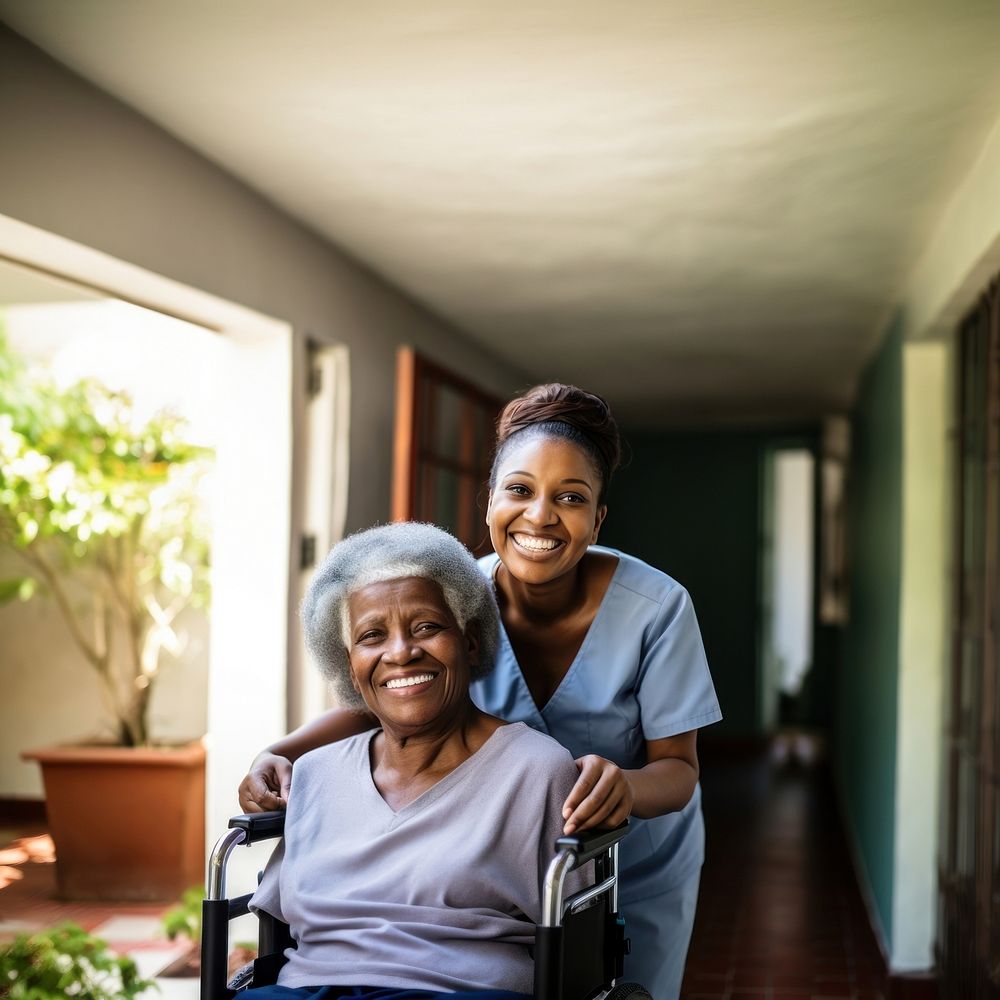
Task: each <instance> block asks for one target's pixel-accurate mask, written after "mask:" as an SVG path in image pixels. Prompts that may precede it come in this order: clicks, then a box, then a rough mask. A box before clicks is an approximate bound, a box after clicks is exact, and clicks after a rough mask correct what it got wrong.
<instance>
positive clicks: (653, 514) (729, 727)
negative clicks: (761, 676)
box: [601, 431, 764, 738]
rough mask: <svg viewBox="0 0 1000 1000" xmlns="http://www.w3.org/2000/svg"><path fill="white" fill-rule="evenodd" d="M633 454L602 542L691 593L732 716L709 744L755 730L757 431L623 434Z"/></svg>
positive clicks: (618, 483)
mask: <svg viewBox="0 0 1000 1000" xmlns="http://www.w3.org/2000/svg"><path fill="white" fill-rule="evenodd" d="M626 438H627V440H628V442H629V443H630V445H631V447H632V452H633V458H632V461H631V462H630V463H629V465H628V466H627V467H626V468H625V469H623V470H622V471H621V472H619V473H618V475H617V476H616V479H615V481H614V483H613V484H612V489H611V493H610V496H609V513H608V519H607V521H606V522H605V526H604V529H603V530H602V532H601V542H602V543H604V544H606V545H611V546H614V547H616V548H620V549H623V550H624V551H626V552H630V553H632V554H633V555H636V556H638V557H639V558H640V559H644V560H646V562H648V563H651V564H652V565H654V566H656V567H658V568H659V569H662V570H663V571H664V572H665V573H668V574H670V576H672V577H674V578H675V579H677V580H679V581H680V582H681V583H682V584H684V586H685V587H687V589H688V591H689V592H690V594H691V597H692V599H693V601H694V606H695V610H696V611H697V614H698V621H699V623H700V625H701V630H702V634H703V636H704V639H705V648H706V650H707V652H708V660H709V663H710V665H711V668H712V676H713V678H714V680H715V686H716V690H717V691H718V694H719V701H720V703H721V705H722V712H723V715H724V716H725V719H724V721H723V722H722V723H720V724H718V725H716V726H712V727H711V730H710V732H709V731H706V733H705V736H706V737H708V738H711V737H719V736H727V737H743V736H748V735H754V734H756V733H757V729H758V727H757V719H758V716H759V711H758V704H757V698H758V694H757V657H758V650H757V610H758V584H759V580H758V577H759V552H758V531H759V525H760V454H761V448H762V442H763V440H764V439H763V437H762V436H761V435H760V434H759V433H749V432H748V433H737V432H705V433H684V434H649V433H636V432H632V433H630V432H628V431H626Z"/></svg>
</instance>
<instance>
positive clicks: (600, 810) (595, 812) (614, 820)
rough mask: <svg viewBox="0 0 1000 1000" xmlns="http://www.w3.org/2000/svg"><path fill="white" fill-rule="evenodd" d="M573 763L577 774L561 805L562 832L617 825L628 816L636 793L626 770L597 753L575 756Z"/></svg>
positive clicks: (567, 832) (575, 831)
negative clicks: (577, 771) (563, 821)
mask: <svg viewBox="0 0 1000 1000" xmlns="http://www.w3.org/2000/svg"><path fill="white" fill-rule="evenodd" d="M576 766H577V767H578V768H579V769H580V777H579V778H578V779H577V782H576V784H575V785H574V786H573V790H572V791H571V792H570V793H569V797H568V798H567V799H566V803H565V805H564V806H563V819H564V820H566V825H565V826H564V827H563V833H566V834H570V833H577V832H579V831H580V830H590V829H591V828H593V827H595V826H606V827H613V826H618V825H619V824H620V823H622V822H623V821H624V820H625V819H627V818H628V816H629V815H630V814H631V812H632V805H633V803H634V801H635V794H634V792H633V791H632V786H631V784H629V780H628V777H627V776H626V774H625V772H624V771H623V770H622V769H621V768H620V767H619V766H618V765H617V764H613V763H612V762H611V761H610V760H605V759H604V758H603V757H598V756H597V755H596V754H588V755H587V756H586V757H579V758H577V761H576Z"/></svg>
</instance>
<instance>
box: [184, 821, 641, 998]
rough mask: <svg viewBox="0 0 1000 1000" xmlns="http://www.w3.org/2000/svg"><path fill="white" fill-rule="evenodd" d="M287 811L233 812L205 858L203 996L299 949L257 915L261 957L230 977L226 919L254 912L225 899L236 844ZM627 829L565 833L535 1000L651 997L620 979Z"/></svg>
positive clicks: (270, 979)
mask: <svg viewBox="0 0 1000 1000" xmlns="http://www.w3.org/2000/svg"><path fill="white" fill-rule="evenodd" d="M284 822H285V814H284V813H283V812H273V813H256V814H254V815H247V816H235V817H233V818H232V819H231V820H230V821H229V827H230V829H229V830H228V831H227V832H226V833H225V834H223V836H222V837H220V838H219V840H218V842H217V843H216V845H215V848H214V850H213V851H212V855H211V857H210V859H209V863H208V880H207V885H208V898H207V899H205V901H204V902H203V904H202V939H201V1000H230V998H232V997H234V996H236V995H237V993H238V991H239V990H242V989H249V988H251V987H254V986H264V985H268V984H271V983H274V982H275V981H276V979H277V975H278V971H279V970H280V968H281V966H282V965H283V964H284V962H285V956H284V951H285V949H286V948H291V947H294V942H293V940H292V937H291V934H290V932H289V928H288V925H287V924H284V923H282V922H281V921H279V920H277V919H275V918H274V917H272V916H270V915H269V914H264V913H259V914H258V918H259V935H258V937H259V940H258V956H259V957H258V958H257V959H255V960H254V962H252V963H251V964H250V965H249V966H247V967H245V968H244V969H242V970H240V972H239V973H238V974H237V976H236V977H234V980H233V981H231V982H227V978H228V973H227V967H226V966H227V960H228V955H229V921H230V920H231V919H233V918H235V917H240V916H244V915H245V914H246V913H248V912H249V909H248V905H247V904H248V903H249V901H250V897H251V895H252V893H247V894H246V895H243V896H239V897H236V898H233V899H229V898H227V897H226V865H227V862H228V859H229V855H230V854H231V853H232V851H233V849H234V848H235V847H237V846H238V845H241V844H242V845H244V846H249V845H250V844H255V843H258V842H260V841H264V840H273V839H276V838H278V837H281V836H282V833H283V831H284ZM627 832H628V824H627V823H623V824H622V825H621V826H620V827H617V828H616V829H614V830H598V831H587V832H585V833H582V834H579V835H576V836H571V837H560V838H559V839H558V840H557V841H556V844H555V856H554V857H553V859H552V861H551V862H550V864H549V866H548V870H547V871H546V874H545V879H544V883H543V885H542V920H541V923H540V924H538V925H537V926H536V927H535V947H534V959H535V984H534V998H535V1000H651V997H650V994H649V993H647V992H646V990H645V989H643V988H642V987H641V986H639V985H637V984H635V983H619V982H617V981H618V979H619V978H620V977H621V975H622V968H623V963H624V959H625V955H626V954H627V953H628V950H629V942H628V940H627V939H626V937H625V929H624V921H623V920H622V917H621V915H620V914H619V912H618V844H619V842H620V841H621V839H622V838H623V837H624V836H625V834H626V833H627ZM588 861H593V862H594V874H595V878H594V882H593V884H592V885H590V886H588V887H587V888H584V889H581V890H580V891H579V892H576V893H574V894H573V895H571V896H568V897H565V898H564V896H565V894H564V887H565V881H566V876H567V875H568V874H569V873H570V872H571V871H573V870H574V869H575V868H579V867H580V866H581V865H584V864H586V863H587V862H588Z"/></svg>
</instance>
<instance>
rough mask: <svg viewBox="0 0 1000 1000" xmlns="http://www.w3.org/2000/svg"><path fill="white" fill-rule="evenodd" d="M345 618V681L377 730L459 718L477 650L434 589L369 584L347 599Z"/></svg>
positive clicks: (402, 582)
mask: <svg viewBox="0 0 1000 1000" xmlns="http://www.w3.org/2000/svg"><path fill="white" fill-rule="evenodd" d="M348 615H349V618H350V633H349V639H350V644H349V647H348V653H349V655H350V661H351V677H352V680H353V682H354V686H355V688H356V689H357V691H358V692H359V693H360V695H361V697H362V698H364V700H365V704H366V705H367V706H368V708H369V709H370V710H371V711H372V712H373V713H374V714H375V715H376V716H377V717H378V718H379V720H380V721H381V722H382V724H383V726H387V727H391V728H393V729H395V730H400V731H406V732H417V731H420V730H422V729H440V728H446V727H447V726H448V724H449V723H450V722H451V721H452V720H453V719H455V718H457V716H458V714H459V712H460V710H461V709H462V708H464V707H465V706H466V705H467V702H468V697H469V680H470V670H471V669H472V668H473V667H474V666H476V665H477V664H478V654H479V643H478V639H477V637H476V635H475V631H474V629H469V630H468V634H464V633H463V632H462V631H461V629H459V627H458V623H457V622H456V621H455V617H454V615H452V613H451V609H450V608H449V607H448V603H447V601H446V600H445V598H444V594H443V593H442V591H441V588H440V586H439V585H438V584H437V583H435V582H434V581H433V580H426V579H423V578H422V577H404V578H402V579H398V580H386V581H383V582H381V583H372V584H370V585H369V586H367V587H363V588H362V589H361V590H358V591H355V593H353V594H352V595H351V597H350V599H349V600H348Z"/></svg>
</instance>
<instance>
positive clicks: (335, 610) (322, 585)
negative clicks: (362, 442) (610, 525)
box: [300, 521, 500, 708]
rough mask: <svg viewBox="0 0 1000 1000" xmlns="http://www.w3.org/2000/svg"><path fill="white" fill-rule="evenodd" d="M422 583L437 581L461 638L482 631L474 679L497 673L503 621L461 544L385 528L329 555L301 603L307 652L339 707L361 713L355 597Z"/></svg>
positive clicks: (404, 526) (420, 528)
mask: <svg viewBox="0 0 1000 1000" xmlns="http://www.w3.org/2000/svg"><path fill="white" fill-rule="evenodd" d="M407 576H418V577H422V578H424V579H426V580H434V581H435V582H436V583H437V584H438V585H439V586H440V587H441V590H442V591H443V592H444V597H445V600H446V601H447V602H448V607H449V608H450V609H451V613H452V614H453V615H454V616H455V620H456V621H457V622H458V627H459V628H460V629H461V630H462V631H463V632H464V631H465V630H466V627H467V626H468V625H469V623H470V622H476V623H477V624H478V625H479V632H480V638H479V665H478V667H476V668H475V669H474V670H473V672H472V677H473V679H476V678H477V677H483V676H485V675H486V674H488V673H489V672H490V671H491V670H492V669H493V658H494V655H495V653H496V647H497V638H498V636H499V630H500V625H499V622H500V617H499V614H498V612H497V604H496V598H495V596H494V594H493V587H492V586H491V584H490V582H489V580H488V579H487V578H486V576H485V575H484V574H483V572H482V570H480V568H479V566H478V565H477V564H476V560H475V559H474V558H473V556H472V554H471V553H470V552H469V550H468V549H467V548H466V547H465V546H464V545H463V544H462V543H461V542H460V541H458V539H456V538H454V537H452V536H451V535H449V534H448V532H446V531H443V530H442V529H441V528H437V527H435V526H434V525H433V524H420V523H417V522H413V521H406V522H400V523H397V524H384V525H380V526H379V527H376V528H368V529H367V530H366V531H359V532H358V533H357V534H354V535H349V536H348V537H347V538H345V539H344V540H343V541H342V542H338V543H337V544H336V545H335V546H334V547H333V548H332V549H331V550H330V552H329V554H328V555H327V557H326V559H324V560H323V563H322V565H321V566H320V567H319V569H318V570H317V571H316V575H315V576H314V577H313V579H312V583H310V585H309V590H308V591H307V592H306V596H305V599H304V600H303V601H302V609H301V612H300V614H301V617H302V628H303V631H304V633H305V639H306V646H307V647H308V648H309V651H310V652H311V653H312V655H313V656H314V657H315V659H316V662H317V664H318V665H319V667H320V669H321V670H322V671H323V673H324V674H325V675H326V677H327V678H328V679H329V680H330V682H331V683H332V685H333V687H334V691H335V693H336V695H337V697H338V699H339V700H340V702H341V704H343V705H346V706H350V707H358V708H363V707H364V701H363V700H362V698H361V696H360V695H359V694H358V693H357V692H356V691H355V690H354V687H353V685H352V684H351V669H350V664H349V661H348V649H349V647H350V619H349V617H348V607H347V602H348V599H349V598H350V596H351V594H353V593H355V592H356V591H358V590H361V588H362V587H367V586H368V585H369V584H372V583H381V582H382V581H383V580H398V579H400V578H402V577H407Z"/></svg>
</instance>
